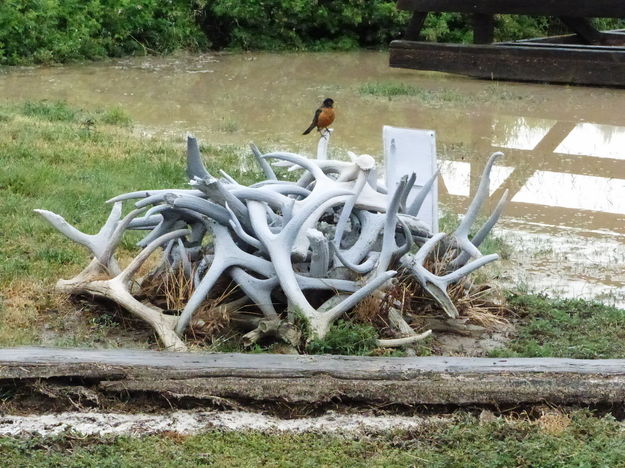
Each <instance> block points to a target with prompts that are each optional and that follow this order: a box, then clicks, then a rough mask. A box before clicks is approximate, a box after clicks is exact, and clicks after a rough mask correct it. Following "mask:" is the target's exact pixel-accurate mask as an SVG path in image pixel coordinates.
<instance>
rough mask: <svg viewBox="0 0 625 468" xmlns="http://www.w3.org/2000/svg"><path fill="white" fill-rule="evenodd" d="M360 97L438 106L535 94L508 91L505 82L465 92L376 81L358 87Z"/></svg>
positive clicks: (521, 98)
mask: <svg viewBox="0 0 625 468" xmlns="http://www.w3.org/2000/svg"><path fill="white" fill-rule="evenodd" d="M358 92H359V94H360V95H362V96H372V97H379V98H386V99H389V100H392V99H394V98H409V99H410V98H412V99H416V100H417V101H419V103H421V104H422V105H424V106H426V107H433V108H439V107H442V106H446V107H449V105H450V104H451V105H453V104H456V105H468V104H482V103H484V102H491V103H497V102H502V103H509V102H510V101H515V100H523V101H524V102H529V101H533V100H535V99H536V98H535V96H531V95H528V94H522V91H519V90H514V91H513V90H511V89H509V88H508V87H506V86H505V85H500V84H498V83H497V84H492V85H490V86H487V87H486V88H484V89H483V90H482V91H480V92H479V93H477V94H467V92H466V91H463V90H460V89H455V88H450V87H448V86H445V87H441V88H435V89H426V88H420V87H418V86H414V85H411V84H407V83H402V82H393V81H381V82H380V81H378V82H369V83H364V84H363V85H361V86H360V87H359V88H358Z"/></svg>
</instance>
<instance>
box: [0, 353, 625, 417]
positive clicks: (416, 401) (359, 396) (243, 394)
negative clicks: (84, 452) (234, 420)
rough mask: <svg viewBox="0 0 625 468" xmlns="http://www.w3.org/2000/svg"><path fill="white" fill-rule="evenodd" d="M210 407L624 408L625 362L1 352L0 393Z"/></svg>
mask: <svg viewBox="0 0 625 468" xmlns="http://www.w3.org/2000/svg"><path fill="white" fill-rule="evenodd" d="M33 382H39V383H42V382H43V383H46V384H47V385H52V386H54V385H59V386H63V387H64V388H66V387H67V386H68V385H70V386H71V385H76V386H80V387H81V389H82V388H88V389H89V390H90V391H95V392H96V393H97V394H100V395H102V396H112V395H120V394H123V395H125V396H126V397H127V398H131V399H132V398H133V397H137V396H141V397H145V396H146V395H147V396H159V395H160V396H163V397H165V398H167V399H168V401H172V400H173V401H176V400H178V401H180V400H183V399H192V400H194V401H196V402H198V401H200V402H201V401H204V402H206V403H207V404H212V403H214V402H215V401H219V400H221V399H225V400H227V401H230V402H236V403H241V404H255V403H258V404H267V403H271V402H275V403H289V404H308V405H310V404H312V405H323V404H326V403H330V402H342V403H344V404H355V405H363V404H364V405H367V404H376V405H377V404H384V405H406V406H416V405H447V406H449V405H451V406H467V405H471V406H473V405H489V406H490V405H494V406H499V407H501V406H506V405H532V404H543V403H549V404H556V405H589V404H592V405H596V404H621V403H623V402H624V401H625V360H623V359H601V360H582V359H559V358H532V359H530V358H507V359H502V358H462V357H444V356H436V357H410V358H382V357H360V356H309V355H277V354H209V353H170V352H158V351H144V350H129V349H124V350H121V349H117V350H86V349H53V348H33V347H28V348H9V349H2V350H0V386H7V385H12V386H19V385H28V384H32V383H33Z"/></svg>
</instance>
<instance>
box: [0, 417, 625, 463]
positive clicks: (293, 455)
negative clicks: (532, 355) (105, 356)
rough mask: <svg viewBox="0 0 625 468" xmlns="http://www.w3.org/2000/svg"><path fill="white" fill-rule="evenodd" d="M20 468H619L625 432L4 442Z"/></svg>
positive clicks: (586, 427)
mask: <svg viewBox="0 0 625 468" xmlns="http://www.w3.org/2000/svg"><path fill="white" fill-rule="evenodd" d="M0 454H1V455H2V459H3V463H4V465H5V466H12V467H41V468H43V467H59V466H63V467H67V468H69V467H81V468H83V467H152V466H153V467H159V468H161V467H162V468H165V467H179V468H182V467H196V466H212V467H226V466H227V467H250V468H251V467H259V466H263V467H315V468H317V467H339V466H340V467H389V468H390V467H411V466H419V467H420V466H423V467H426V466H427V467H458V468H460V467H513V466H514V467H542V468H549V467H599V466H605V467H608V466H609V467H618V466H624V465H625V461H624V459H625V431H623V427H622V424H620V423H618V422H616V421H614V420H613V419H612V418H610V417H603V418H597V417H593V416H592V415H591V414H589V413H587V412H575V413H572V414H570V415H565V414H562V413H557V412H553V413H551V416H549V415H547V416H544V417H541V418H539V419H537V420H529V419H527V418H521V419H508V420H505V419H502V418H500V419H497V420H495V421H493V422H488V423H480V422H479V421H478V420H477V419H476V418H475V417H473V416H469V415H466V414H462V413H460V414H456V415H455V416H454V421H453V424H452V423H449V422H438V423H437V422H429V423H424V425H423V426H421V427H420V428H418V429H414V430H412V431H396V432H394V433H391V434H387V435H381V436H377V437H363V438H360V439H353V438H349V437H340V436H330V435H320V434H303V435H294V434H261V433H256V432H217V431H213V432H208V433H206V434H202V435H194V436H181V435H178V434H171V433H168V434H163V435H158V436H156V435H155V436H147V437H142V438H138V437H134V438H133V437H116V438H113V437H101V438H98V437H81V436H78V435H76V434H67V435H64V436H61V437H53V438H40V437H33V438H27V439H18V438H8V437H5V438H0Z"/></svg>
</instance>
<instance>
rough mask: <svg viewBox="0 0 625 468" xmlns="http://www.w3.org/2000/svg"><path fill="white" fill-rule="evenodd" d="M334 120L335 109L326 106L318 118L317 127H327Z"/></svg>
mask: <svg viewBox="0 0 625 468" xmlns="http://www.w3.org/2000/svg"><path fill="white" fill-rule="evenodd" d="M332 122H334V109H331V108H330V107H324V108H323V109H322V110H321V114H319V118H318V119H317V128H327V127H329V126H330V125H332Z"/></svg>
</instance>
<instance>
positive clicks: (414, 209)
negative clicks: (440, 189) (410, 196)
mask: <svg viewBox="0 0 625 468" xmlns="http://www.w3.org/2000/svg"><path fill="white" fill-rule="evenodd" d="M440 172H441V170H440V168H438V169H436V172H434V174H432V177H430V178H429V179H428V180H427V182H426V183H425V184H423V187H421V190H419V193H418V194H417V196H416V197H415V199H414V200H412V203H411V204H410V206H409V207H408V209H406V214H409V215H412V216H417V215H418V214H419V211H420V210H421V206H422V205H423V202H424V201H425V197H427V196H428V193H430V190H432V186H433V185H434V182H436V179H437V178H438V175H439V174H440Z"/></svg>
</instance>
